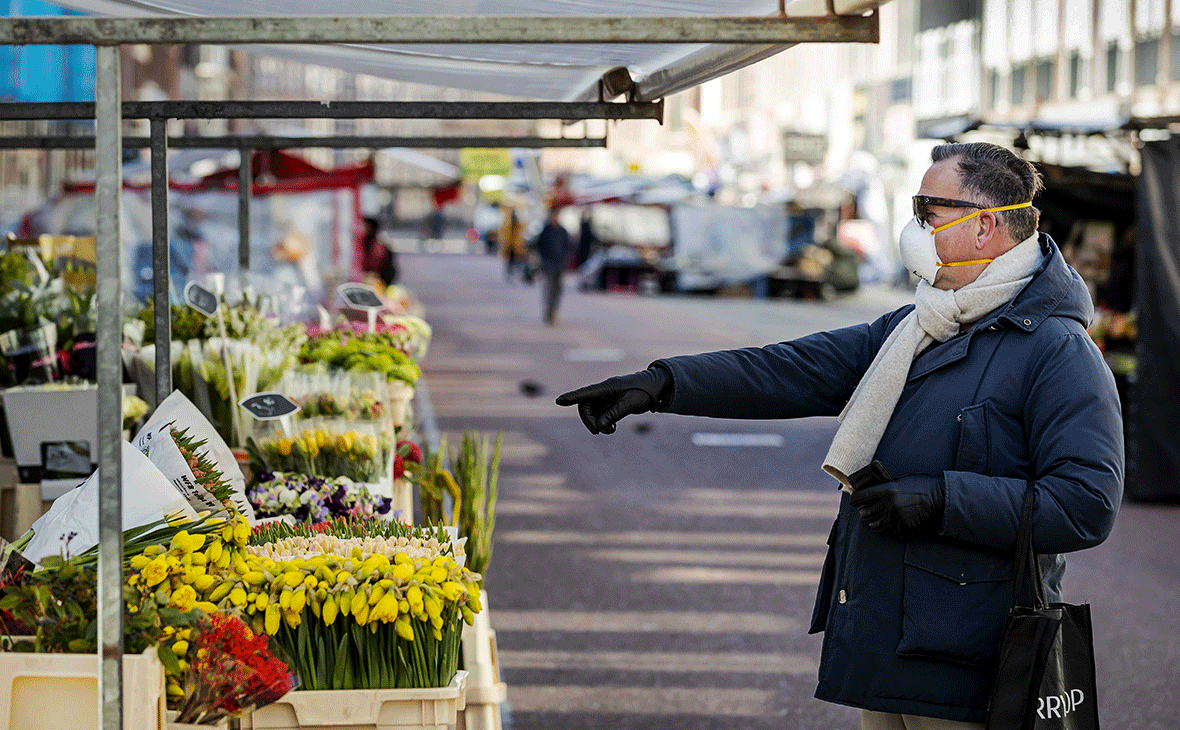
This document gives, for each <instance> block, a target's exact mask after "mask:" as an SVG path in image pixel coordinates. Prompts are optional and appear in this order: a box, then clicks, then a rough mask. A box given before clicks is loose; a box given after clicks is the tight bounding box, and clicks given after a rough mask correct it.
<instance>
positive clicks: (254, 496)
mask: <svg viewBox="0 0 1180 730" xmlns="http://www.w3.org/2000/svg"><path fill="white" fill-rule="evenodd" d="M255 480H256V481H255V484H254V486H253V487H251V488H250V490H249V491H248V492H247V493H246V496H247V497H248V498H249V499H250V503H251V504H252V505H253V506H254V513H255V514H256V515H257V516H258V517H263V518H265V517H280V516H283V515H291V516H293V517H294V518H295V519H296V520H298V521H300V522H310V523H317V522H323V521H324V520H326V519H328V518H329V517H346V516H347V517H373V516H377V515H385V514H388V513H389V509H390V502H391V500H390V499H389V498H388V497H378V496H375V495H374V494H373V493H372V492H370V491H369V489H368V487H365V486H364V485H359V484H356V483H354V482H353V481H352V480H351V479H348V478H347V477H330V478H323V477H314V476H308V475H306V474H293V473H283V472H274V473H271V472H260V473H258V474H256V476H255Z"/></svg>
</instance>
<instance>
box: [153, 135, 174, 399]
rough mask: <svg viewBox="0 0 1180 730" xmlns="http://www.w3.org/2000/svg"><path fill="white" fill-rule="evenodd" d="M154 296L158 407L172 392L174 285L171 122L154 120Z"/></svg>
mask: <svg viewBox="0 0 1180 730" xmlns="http://www.w3.org/2000/svg"><path fill="white" fill-rule="evenodd" d="M151 124H152V296H153V299H154V302H155V310H156V406H159V405H160V404H161V403H163V402H164V399H165V398H167V397H168V396H169V395H170V394H171V393H172V286H171V277H170V273H171V264H170V263H169V261H168V256H169V242H168V136H167V131H168V120H167V119H161V118H157V119H152V120H151Z"/></svg>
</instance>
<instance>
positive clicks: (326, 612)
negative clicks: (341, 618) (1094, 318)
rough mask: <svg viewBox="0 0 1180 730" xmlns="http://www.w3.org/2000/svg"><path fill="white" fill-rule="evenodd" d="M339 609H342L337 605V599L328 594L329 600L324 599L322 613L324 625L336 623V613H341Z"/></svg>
mask: <svg viewBox="0 0 1180 730" xmlns="http://www.w3.org/2000/svg"><path fill="white" fill-rule="evenodd" d="M339 611H340V609H339V607H338V606H337V605H336V599H335V598H334V597H332V596H328V598H327V600H325V601H324V608H323V612H322V613H321V614H320V615H321V618H322V619H323V622H324V625H325V626H331V625H332V624H333V623H335V622H336V615H337V614H338V613H339Z"/></svg>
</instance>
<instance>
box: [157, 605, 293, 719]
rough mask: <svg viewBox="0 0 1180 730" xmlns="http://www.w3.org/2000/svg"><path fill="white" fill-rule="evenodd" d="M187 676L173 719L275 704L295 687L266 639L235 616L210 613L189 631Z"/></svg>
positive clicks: (208, 716)
mask: <svg viewBox="0 0 1180 730" xmlns="http://www.w3.org/2000/svg"><path fill="white" fill-rule="evenodd" d="M194 633H195V634H196V637H195V638H194V639H193V641H192V643H191V646H190V647H189V653H188V656H189V657H192V662H191V665H190V669H189V679H188V681H187V682H185V685H186V687H185V697H184V701H183V703H182V705H181V708H180V715H179V716H178V718H177V719H178V721H181V722H191V721H194V720H197V719H204V720H206V721H211V720H216V719H217V718H220V717H224V716H227V715H238V714H241V713H242V712H243V711H244V710H249V709H252V708H257V707H261V706H262V705H266V704H269V703H271V702H274V701H275V700H277V699H278V698H280V697H282V696H283V695H285V694H287V693H288V692H290V691H291V688H292V687H293V685H294V682H293V680H292V675H291V670H290V668H289V667H288V666H287V665H286V664H285V663H284V662H283V661H281V660H279V659H277V658H276V657H275V656H274V655H273V654H272V653H271V650H270V648H269V646H268V641H269V638H268V637H267V636H266V635H265V634H263V635H255V634H254V632H253V631H251V630H250V627H249V626H247V625H246V624H245V623H243V622H242V621H241V619H238V618H236V617H234V616H227V615H223V614H213V615H211V616H209V618H208V620H207V622H206V623H204V624H202V626H201V627H200V628H199V629H198V630H197V631H196V632H194Z"/></svg>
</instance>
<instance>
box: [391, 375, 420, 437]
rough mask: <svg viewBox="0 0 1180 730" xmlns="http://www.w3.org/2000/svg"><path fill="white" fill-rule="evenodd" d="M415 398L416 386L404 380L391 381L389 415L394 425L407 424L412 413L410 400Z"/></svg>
mask: <svg viewBox="0 0 1180 730" xmlns="http://www.w3.org/2000/svg"><path fill="white" fill-rule="evenodd" d="M413 399H414V386H412V385H410V384H409V383H407V382H404V381H402V380H391V381H389V417H390V419H391V420H392V421H393V425H394V426H403V425H405V424H406V421H407V419H408V418H409V413H410V401H411V400H413Z"/></svg>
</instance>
